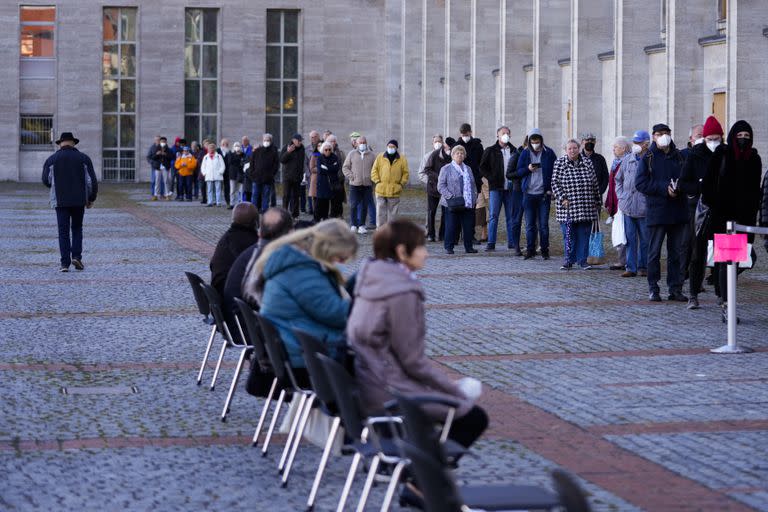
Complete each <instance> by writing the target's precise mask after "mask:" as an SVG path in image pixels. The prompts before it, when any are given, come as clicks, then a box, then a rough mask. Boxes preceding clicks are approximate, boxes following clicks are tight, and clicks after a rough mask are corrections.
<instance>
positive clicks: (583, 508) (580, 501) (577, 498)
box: [552, 469, 592, 512]
mask: <svg viewBox="0 0 768 512" xmlns="http://www.w3.org/2000/svg"><path fill="white" fill-rule="evenodd" d="M552 481H553V482H554V484H555V490H556V491H557V494H558V496H560V501H561V502H562V504H563V506H564V507H565V510H567V511H568V512H591V510H592V509H591V508H590V506H589V503H588V502H587V497H586V496H584V491H583V490H582V489H581V487H580V486H579V484H577V483H576V480H574V478H573V477H572V476H571V475H569V474H568V473H566V472H565V471H563V470H562V469H556V470H554V471H552Z"/></svg>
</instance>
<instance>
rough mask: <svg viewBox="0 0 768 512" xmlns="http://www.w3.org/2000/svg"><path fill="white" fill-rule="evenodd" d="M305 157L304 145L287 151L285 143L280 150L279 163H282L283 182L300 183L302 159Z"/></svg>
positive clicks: (301, 178) (302, 176)
mask: <svg viewBox="0 0 768 512" xmlns="http://www.w3.org/2000/svg"><path fill="white" fill-rule="evenodd" d="M306 158H307V155H306V151H305V149H304V146H303V145H302V146H299V147H297V148H296V149H294V150H293V151H291V152H288V146H287V145H286V146H285V147H283V149H282V150H281V151H280V163H281V164H283V182H293V183H300V182H301V180H303V179H304V161H305V159H306Z"/></svg>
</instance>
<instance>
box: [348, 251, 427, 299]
mask: <svg viewBox="0 0 768 512" xmlns="http://www.w3.org/2000/svg"><path fill="white" fill-rule="evenodd" d="M408 292H414V293H418V294H419V295H420V296H421V298H422V300H423V299H424V288H423V287H422V286H421V283H420V282H419V280H418V279H416V278H415V277H413V275H412V274H411V272H410V271H409V270H408V269H407V268H406V267H405V266H404V265H402V264H400V263H396V262H394V261H391V260H374V259H371V260H367V261H365V262H364V263H363V264H362V265H361V267H360V270H359V271H358V273H357V278H356V282H355V296H357V297H360V298H362V299H366V300H371V301H375V300H385V299H388V298H389V297H392V296H394V295H400V294H403V293H408Z"/></svg>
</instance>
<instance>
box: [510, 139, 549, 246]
mask: <svg viewBox="0 0 768 512" xmlns="http://www.w3.org/2000/svg"><path fill="white" fill-rule="evenodd" d="M528 144H529V145H528V147H527V148H526V149H524V150H523V152H522V153H520V157H519V158H518V159H517V175H518V177H519V178H521V179H522V183H521V184H520V186H521V189H522V191H523V210H524V211H525V238H526V245H527V248H526V252H525V259H527V260H529V259H531V258H533V257H534V256H535V255H536V235H537V231H538V235H539V237H540V238H541V240H540V242H541V257H542V258H544V259H545V260H548V259H549V208H550V202H551V197H552V171H553V169H554V167H555V160H556V159H557V155H555V152H554V151H552V149H550V148H549V147H547V146H545V145H544V137H543V136H542V135H541V130H539V129H538V128H534V129H532V130H531V131H530V132H529V133H528Z"/></svg>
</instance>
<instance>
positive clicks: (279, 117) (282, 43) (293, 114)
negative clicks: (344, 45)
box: [264, 9, 304, 146]
mask: <svg viewBox="0 0 768 512" xmlns="http://www.w3.org/2000/svg"><path fill="white" fill-rule="evenodd" d="M270 13H275V14H276V13H279V14H280V21H279V28H280V30H279V39H278V41H270V40H269V37H268V35H269V27H268V25H269V16H270ZM286 13H290V14H295V15H296V40H295V41H293V42H289V41H286V37H285V27H286V16H285V15H286ZM265 25H266V26H265V29H264V36H265V38H266V44H265V46H266V53H265V61H264V70H265V71H264V117H265V123H264V124H265V128H266V130H267V131H269V129H268V128H267V127H269V126H270V125H271V124H272V123H271V122H270V121H272V122H275V121H277V123H278V126H279V128H278V130H277V131H278V133H272V136H273V137H274V138H275V140H276V141H277V144H278V145H279V146H283V145H284V144H286V143H287V141H286V140H284V137H283V136H284V135H286V133H287V132H285V128H286V123H285V121H286V119H292V120H294V121H295V125H296V130H295V131H297V132H298V131H301V117H302V115H301V113H302V108H303V106H304V102H303V101H302V80H301V73H302V65H303V61H302V51H301V48H302V32H303V31H302V27H303V16H302V15H301V10H300V9H267V11H266V16H265ZM270 48H279V55H280V59H279V66H278V69H279V70H280V77H279V78H274V77H270V76H269V74H268V72H269V71H268V66H267V58H268V57H267V55H268V54H269V49H270ZM286 48H296V77H295V78H286V77H285V52H286ZM270 83H272V84H275V83H277V84H279V85H278V87H279V91H280V101H279V105H280V110H279V112H277V113H274V112H268V111H267V107H268V103H267V91H268V89H269V84H270ZM286 84H295V88H296V96H295V98H296V102H297V103H298V105H297V106H296V107H295V111H289V112H286V109H285V100H286V95H285V89H286ZM270 133H271V132H270Z"/></svg>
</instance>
